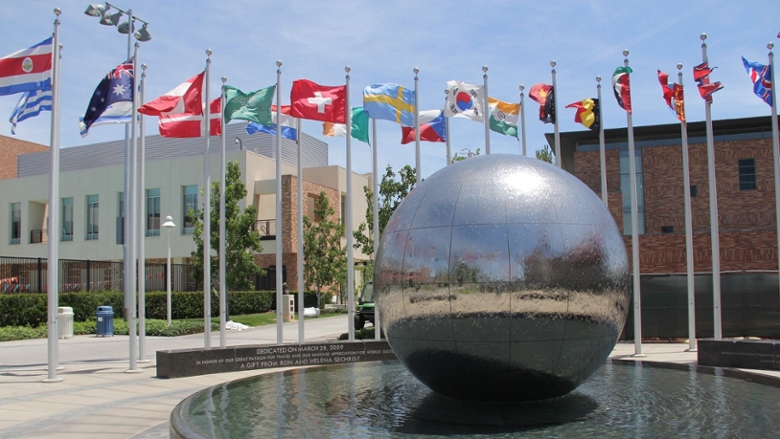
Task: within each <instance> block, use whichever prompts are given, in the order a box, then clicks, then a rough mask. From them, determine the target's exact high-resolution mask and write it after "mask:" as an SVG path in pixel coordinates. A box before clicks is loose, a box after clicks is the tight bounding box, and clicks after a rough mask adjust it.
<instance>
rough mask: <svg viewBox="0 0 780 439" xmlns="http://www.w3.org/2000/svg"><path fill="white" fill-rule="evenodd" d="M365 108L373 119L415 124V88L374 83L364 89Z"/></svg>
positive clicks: (408, 124)
mask: <svg viewBox="0 0 780 439" xmlns="http://www.w3.org/2000/svg"><path fill="white" fill-rule="evenodd" d="M363 108H365V109H366V113H368V117H370V118H372V119H385V120H391V121H393V122H396V123H400V124H401V125H404V126H408V127H410V126H414V90H409V89H408V88H405V87H402V86H400V85H398V84H374V85H370V86H368V87H366V88H365V89H363Z"/></svg>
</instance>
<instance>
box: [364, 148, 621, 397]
mask: <svg viewBox="0 0 780 439" xmlns="http://www.w3.org/2000/svg"><path fill="white" fill-rule="evenodd" d="M374 279H375V291H376V293H377V298H376V300H377V306H378V307H379V310H380V319H381V323H382V328H383V329H384V331H385V334H386V336H387V339H388V342H389V343H390V346H391V347H392V348H393V351H394V352H395V353H396V355H397V356H398V358H399V359H400V360H401V361H402V362H403V363H404V364H405V365H406V367H407V368H408V369H409V370H410V371H411V373H412V374H413V375H414V376H416V377H417V378H418V379H419V380H420V381H422V382H423V383H425V384H426V385H427V386H428V387H430V388H431V389H433V390H434V391H436V392H437V393H440V394H442V395H445V396H449V397H454V398H461V399H472V400H487V401H515V400H534V399H546V398H553V397H557V396H561V395H564V394H566V393H568V392H570V391H571V390H573V389H574V388H576V387H577V386H578V385H580V384H581V383H582V382H583V381H585V380H586V379H587V378H588V377H590V375H591V374H592V373H593V372H595V371H596V370H597V369H598V368H599V367H600V366H601V365H602V364H604V361H605V359H606V358H607V356H608V355H609V353H610V351H611V350H612V348H613V347H614V345H615V342H616V341H617V338H618V336H619V334H620V331H621V330H622V328H623V325H624V324H625V321H626V314H627V312H628V306H629V299H630V291H629V265H628V255H627V253H626V247H625V244H624V243H623V239H622V236H621V233H620V231H619V230H618V228H617V225H616V224H615V221H614V220H613V218H612V216H611V214H610V213H609V211H608V210H607V208H606V207H604V204H603V203H602V202H601V200H600V199H599V198H598V197H597V196H596V195H595V194H594V193H593V191H591V190H590V189H589V188H588V187H587V186H585V184H583V183H582V182H581V181H579V180H578V179H577V178H575V177H574V176H572V175H571V174H569V173H568V172H566V171H563V170H561V169H559V168H557V167H555V166H552V165H550V164H547V163H545V162H542V161H541V160H537V159H533V158H528V157H523V156H519V155H504V154H493V155H485V156H477V157H474V158H469V159H466V160H464V161H461V162H458V163H456V164H453V165H451V166H447V167H445V168H443V169H441V170H439V171H438V172H436V173H435V174H433V175H432V176H430V177H429V178H428V179H427V180H425V181H423V182H422V183H420V184H419V185H418V186H417V187H416V188H415V189H414V190H413V191H412V192H411V193H410V194H409V195H408V196H407V197H406V199H404V201H403V202H402V203H401V205H400V206H398V208H397V209H396V211H395V213H394V214H393V216H392V217H391V218H390V221H389V222H388V224H387V227H386V228H385V230H384V233H383V235H382V240H381V243H380V245H379V249H378V253H377V260H376V272H375V275H374Z"/></svg>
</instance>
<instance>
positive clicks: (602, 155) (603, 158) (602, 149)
mask: <svg viewBox="0 0 780 439" xmlns="http://www.w3.org/2000/svg"><path fill="white" fill-rule="evenodd" d="M596 90H597V91H598V100H599V161H600V162H601V201H603V202H604V206H606V207H607V209H609V196H608V193H607V152H606V149H607V148H606V145H605V144H604V143H605V142H604V119H603V118H602V112H601V76H596Z"/></svg>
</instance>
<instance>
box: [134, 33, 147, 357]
mask: <svg viewBox="0 0 780 439" xmlns="http://www.w3.org/2000/svg"><path fill="white" fill-rule="evenodd" d="M135 46H136V47H140V44H138V43H135ZM141 71H142V73H141V86H140V87H139V89H140V96H139V99H138V101H137V102H139V103H140V104H143V102H144V88H145V87H146V64H141ZM133 73H135V70H133ZM138 105H139V104H136V112H135V114H134V115H133V121H132V123H138V122H137V119H138ZM139 128H140V138H141V143H140V144H141V147H140V148H139V151H138V155H139V156H140V158H139V165H138V192H139V195H138V231H137V233H138V273H139V275H138V362H139V363H148V362H149V360H147V359H146V243H145V242H144V241H145V240H146V233H145V232H146V230H145V227H144V224H145V222H144V219H145V216H146V203H145V202H144V201H145V194H146V125H145V124H144V118H143V117H141V121H140V124H139Z"/></svg>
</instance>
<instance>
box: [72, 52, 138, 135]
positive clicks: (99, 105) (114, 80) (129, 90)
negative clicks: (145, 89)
mask: <svg viewBox="0 0 780 439" xmlns="http://www.w3.org/2000/svg"><path fill="white" fill-rule="evenodd" d="M134 76H135V75H134V72H133V61H132V60H127V61H125V62H123V63H122V64H120V65H118V66H116V68H115V69H113V70H111V71H110V72H108V75H106V77H105V78H103V80H102V81H100V84H98V86H97V88H96V89H95V93H93V94H92V99H90V101H89V107H87V112H86V113H84V117H83V118H82V120H81V122H80V123H79V128H80V129H81V133H82V134H81V136H82V137H86V135H87V133H88V132H89V127H91V126H92V125H93V124H94V123H95V122H96V121H97V120H98V119H99V118H100V116H102V115H103V113H105V112H106V110H107V109H108V108H109V107H112V109H119V110H121V111H120V112H121V113H126V114H123V115H128V116H129V115H131V113H132V103H133V90H134V89H135V78H134ZM124 102H126V103H127V104H118V103H124ZM128 104H129V105H128ZM128 110H129V111H128ZM113 116H119V115H118V114H114V115H113Z"/></svg>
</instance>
